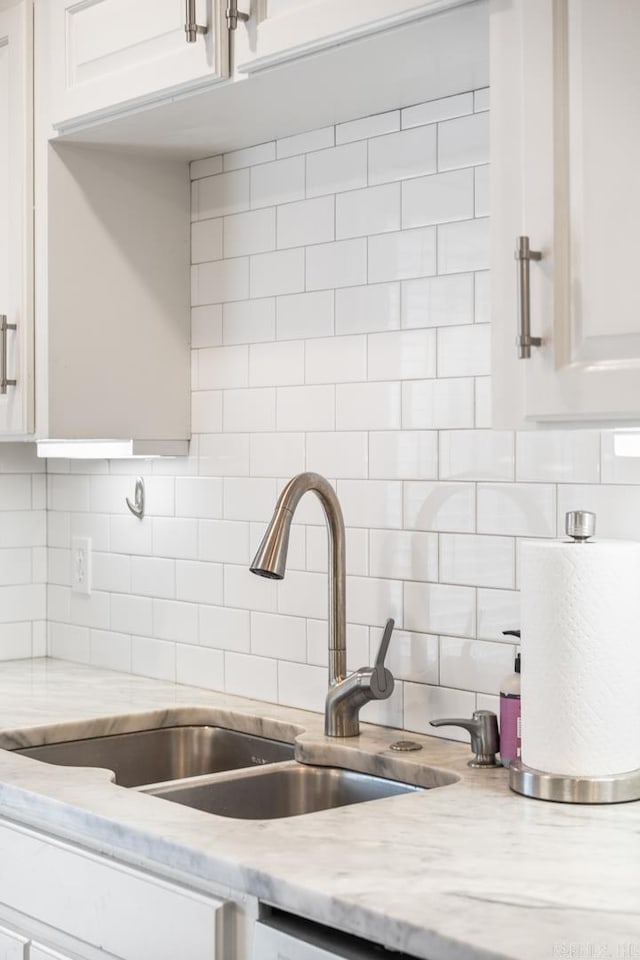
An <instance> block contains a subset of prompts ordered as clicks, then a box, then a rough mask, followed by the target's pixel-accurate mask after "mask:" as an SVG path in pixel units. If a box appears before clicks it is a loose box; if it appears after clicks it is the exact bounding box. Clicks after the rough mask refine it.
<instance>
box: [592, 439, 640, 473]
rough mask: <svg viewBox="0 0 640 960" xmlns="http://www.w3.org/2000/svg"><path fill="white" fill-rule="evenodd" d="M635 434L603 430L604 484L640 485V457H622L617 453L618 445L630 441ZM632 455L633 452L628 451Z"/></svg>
mask: <svg viewBox="0 0 640 960" xmlns="http://www.w3.org/2000/svg"><path fill="white" fill-rule="evenodd" d="M631 436H633V437H634V441H633V442H634V443H635V431H634V433H633V434H626V433H624V432H623V433H621V432H620V431H615V430H603V431H602V433H601V434H600V438H601V473H602V483H640V456H621V455H620V453H619V452H617V451H616V443H620V441H621V439H622V440H623V441H626V442H627V443H628V441H629V440H630V439H631ZM626 452H627V453H630V452H631V450H627V451H626Z"/></svg>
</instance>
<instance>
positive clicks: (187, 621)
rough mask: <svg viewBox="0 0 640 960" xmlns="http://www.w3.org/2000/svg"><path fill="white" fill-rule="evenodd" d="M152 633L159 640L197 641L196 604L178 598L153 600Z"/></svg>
mask: <svg viewBox="0 0 640 960" xmlns="http://www.w3.org/2000/svg"><path fill="white" fill-rule="evenodd" d="M153 634H154V636H155V637H159V638H160V639H161V640H174V641H175V642H176V643H197V642H198V607H197V605H196V604H195V603H183V602H182V601H180V600H153Z"/></svg>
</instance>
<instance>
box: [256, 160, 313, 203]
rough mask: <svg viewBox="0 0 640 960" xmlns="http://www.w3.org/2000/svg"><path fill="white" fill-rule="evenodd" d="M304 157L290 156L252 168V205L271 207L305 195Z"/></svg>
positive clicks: (300, 198)
mask: <svg viewBox="0 0 640 960" xmlns="http://www.w3.org/2000/svg"><path fill="white" fill-rule="evenodd" d="M304 159H305V158H304V157H288V158H287V159H286V160H275V161H274V162H273V163H263V164H261V165H260V166H258V167H252V168H251V206H252V207H270V206H273V205H275V204H279V203H288V202H289V201H291V200H302V199H303V197H304V180H305V162H304Z"/></svg>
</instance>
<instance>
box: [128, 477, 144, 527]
mask: <svg viewBox="0 0 640 960" xmlns="http://www.w3.org/2000/svg"><path fill="white" fill-rule="evenodd" d="M133 496H134V502H133V503H131V500H129V497H127V498H126V504H127V506H128V507H129V510H131V513H132V514H133V515H134V517H137V518H138V520H142V519H143V517H144V480H143V479H142V477H138V478H137V480H136V489H135V493H134V495H133Z"/></svg>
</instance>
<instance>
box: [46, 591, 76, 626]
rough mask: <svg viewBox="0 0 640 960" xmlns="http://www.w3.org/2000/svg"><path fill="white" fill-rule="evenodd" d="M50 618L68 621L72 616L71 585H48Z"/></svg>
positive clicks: (48, 612)
mask: <svg viewBox="0 0 640 960" xmlns="http://www.w3.org/2000/svg"><path fill="white" fill-rule="evenodd" d="M47 615H48V620H49V621H52V620H60V621H68V620H69V619H70V618H71V590H70V588H69V587H58V586H56V585H55V584H52V583H50V584H48V585H47Z"/></svg>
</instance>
